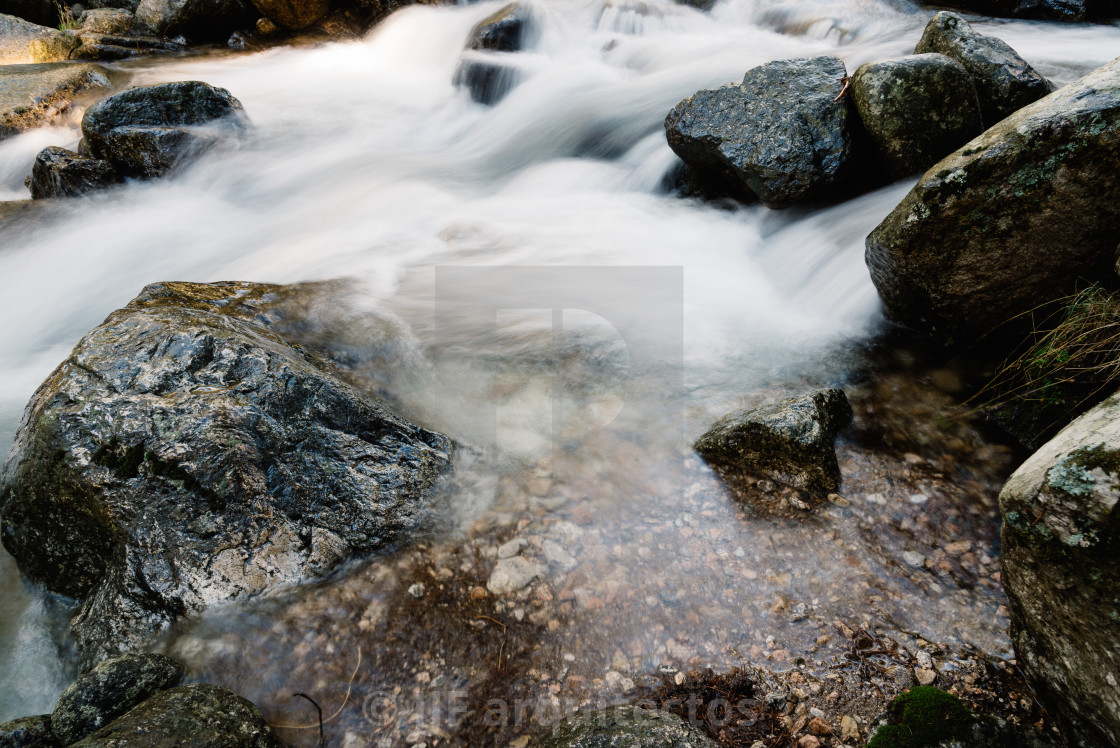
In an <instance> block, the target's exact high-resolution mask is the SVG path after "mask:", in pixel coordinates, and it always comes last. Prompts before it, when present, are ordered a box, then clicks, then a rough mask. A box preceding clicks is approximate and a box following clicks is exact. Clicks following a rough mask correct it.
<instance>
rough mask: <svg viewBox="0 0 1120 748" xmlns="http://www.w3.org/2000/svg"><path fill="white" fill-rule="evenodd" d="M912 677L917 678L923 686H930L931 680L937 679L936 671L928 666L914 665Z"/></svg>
mask: <svg viewBox="0 0 1120 748" xmlns="http://www.w3.org/2000/svg"><path fill="white" fill-rule="evenodd" d="M914 677H915V678H917V679H918V683H920V684H922V685H923V686H931V685H933V682H934V681H935V680H937V673H936V671H934V670H930V669H928V668H924V667H916V668H914Z"/></svg>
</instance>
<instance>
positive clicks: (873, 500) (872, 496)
mask: <svg viewBox="0 0 1120 748" xmlns="http://www.w3.org/2000/svg"><path fill="white" fill-rule="evenodd" d="M864 500H865V501H866V502H867V503H868V504H878V505H879V506H886V504H887V497H886V496H884V495H883V494H881V493H869V494H867V496H865V497H864Z"/></svg>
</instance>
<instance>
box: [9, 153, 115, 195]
mask: <svg viewBox="0 0 1120 748" xmlns="http://www.w3.org/2000/svg"><path fill="white" fill-rule="evenodd" d="M119 181H121V180H120V175H119V174H117V170H116V169H115V168H113V165H112V164H111V163H109V162H108V161H102V160H101V159H98V158H93V157H91V156H83V155H82V154H80V153H74V152H73V151H68V150H66V149H65V148H59V147H57V146H53V145H52V146H50V147H48V148H44V149H43V150H42V151H40V152H39V155H38V156H36V157H35V164H34V165H33V166H32V167H31V176H30V177H29V178H28V183H27V186H28V188H29V189H30V190H31V197H32V198H34V199H36V200H38V199H40V198H45V197H70V196H73V195H80V194H82V193H85V192H91V191H93V190H99V189H102V188H104V187H109V186H110V185H113V184H116V183H117V182H119Z"/></svg>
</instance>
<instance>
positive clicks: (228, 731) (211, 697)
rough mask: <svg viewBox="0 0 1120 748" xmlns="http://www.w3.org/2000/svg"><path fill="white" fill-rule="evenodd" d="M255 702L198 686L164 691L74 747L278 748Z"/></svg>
mask: <svg viewBox="0 0 1120 748" xmlns="http://www.w3.org/2000/svg"><path fill="white" fill-rule="evenodd" d="M279 745H280V743H279V742H278V741H277V740H276V737H275V736H274V735H273V733H272V728H270V727H269V726H268V723H267V722H265V720H264V717H263V716H261V713H260V710H258V709H257V708H256V707H255V706H254V705H253V704H252V703H250V702H249V701H246V700H245V699H243V698H241V697H240V696H238V695H237V694H235V693H233V692H232V691H227V690H226V689H224V688H219V687H218V686H214V685H210V684H208V683H195V684H192V685H189V686H179V687H178V688H173V689H171V690H169V691H163V692H161V693H158V694H156V695H155V696H153V697H151V698H150V699H148V700H147V701H145V702H144V703H142V704H140V706H138V707H136V708H135V709H133V710H132V711H130V712H128V713H127V714H125V715H124V716H123V717H120V718H119V719H117V720H116V721H114V722H112V723H110V724H109V725H106V726H105V727H103V728H101V729H100V730H98V731H97V732H95V733H93V734H92V735H90V736H89V737H87V738H85V739H84V740H80V741H78V742H77V743H74V748H124V746H127V748H169V747H170V746H184V747H185V746H192V748H278V746H279Z"/></svg>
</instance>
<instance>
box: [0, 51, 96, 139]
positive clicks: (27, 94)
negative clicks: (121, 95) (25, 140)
mask: <svg viewBox="0 0 1120 748" xmlns="http://www.w3.org/2000/svg"><path fill="white" fill-rule="evenodd" d="M109 88H110V83H109V71H108V70H106V69H105V68H103V67H101V66H100V65H89V64H80V65H75V64H68V63H53V64H44V65H0V138H6V137H8V136H11V135H15V134H16V133H17V132H21V131H23V130H28V129H31V128H33V127H40V126H42V125H45V124H49V123H50V122H53V121H54V120H55V119H57V118H58V116H59V115H60V114H61V113H62V112H64V111H66V110H67V109H68V108H69V107H70V105H71V103H72V102H73V101H74V100H75V99H77V98H79V97H82V96H85V95H87V94H92V93H94V92H100V91H107V90H109Z"/></svg>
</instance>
